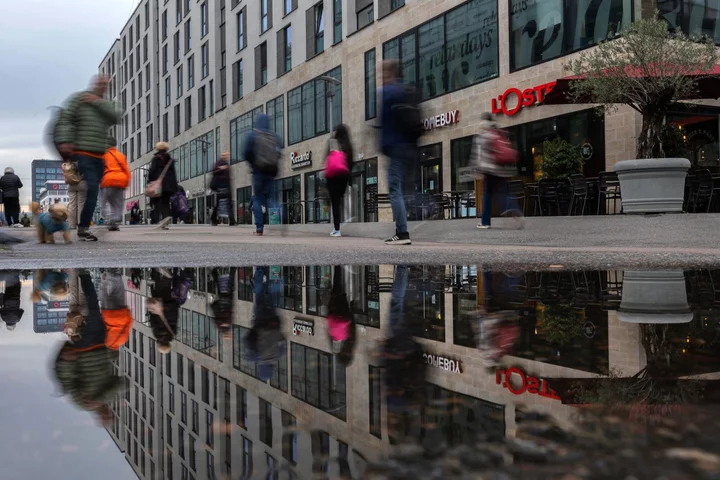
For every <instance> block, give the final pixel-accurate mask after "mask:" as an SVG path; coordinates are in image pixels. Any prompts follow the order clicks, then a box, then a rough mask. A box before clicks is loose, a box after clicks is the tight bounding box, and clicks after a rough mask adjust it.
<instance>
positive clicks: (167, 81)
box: [165, 77, 170, 107]
mask: <svg viewBox="0 0 720 480" xmlns="http://www.w3.org/2000/svg"><path fill="white" fill-rule="evenodd" d="M165 106H166V107H169V106H170V77H167V78H165Z"/></svg>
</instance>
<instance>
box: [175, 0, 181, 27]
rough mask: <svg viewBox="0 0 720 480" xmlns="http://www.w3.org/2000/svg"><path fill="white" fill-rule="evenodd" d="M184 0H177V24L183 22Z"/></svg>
mask: <svg viewBox="0 0 720 480" xmlns="http://www.w3.org/2000/svg"><path fill="white" fill-rule="evenodd" d="M182 2H183V0H175V24H176V25H180V22H182V18H183V14H182V9H183V5H182Z"/></svg>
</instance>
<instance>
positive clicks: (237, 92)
mask: <svg viewBox="0 0 720 480" xmlns="http://www.w3.org/2000/svg"><path fill="white" fill-rule="evenodd" d="M232 77H233V78H232V85H233V102H237V101H238V100H240V99H241V98H242V97H243V61H242V60H238V61H237V62H235V63H234V64H233V69H232Z"/></svg>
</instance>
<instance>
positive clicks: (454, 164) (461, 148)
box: [450, 135, 475, 192]
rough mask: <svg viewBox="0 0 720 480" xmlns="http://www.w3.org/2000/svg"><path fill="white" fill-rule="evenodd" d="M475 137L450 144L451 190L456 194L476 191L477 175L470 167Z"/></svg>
mask: <svg viewBox="0 0 720 480" xmlns="http://www.w3.org/2000/svg"><path fill="white" fill-rule="evenodd" d="M472 144H473V136H472V135H471V136H469V137H464V138H458V139H455V140H453V141H451V142H450V175H451V181H450V189H451V190H452V191H454V192H457V191H461V190H474V189H475V173H474V170H473V167H472V165H470V153H471V152H472Z"/></svg>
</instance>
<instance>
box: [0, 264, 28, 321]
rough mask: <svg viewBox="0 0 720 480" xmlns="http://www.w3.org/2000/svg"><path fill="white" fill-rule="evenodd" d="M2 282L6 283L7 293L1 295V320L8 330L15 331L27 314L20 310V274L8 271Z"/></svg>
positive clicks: (2, 277) (1, 278) (1, 277)
mask: <svg viewBox="0 0 720 480" xmlns="http://www.w3.org/2000/svg"><path fill="white" fill-rule="evenodd" d="M0 280H4V281H5V292H4V293H1V294H0V319H2V320H3V321H4V322H5V326H6V327H7V329H8V330H14V329H15V326H16V325H17V323H18V322H19V321H20V319H21V318H22V316H23V313H25V311H24V310H23V309H22V308H20V272H19V271H8V272H6V273H4V274H3V275H2V276H0Z"/></svg>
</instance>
